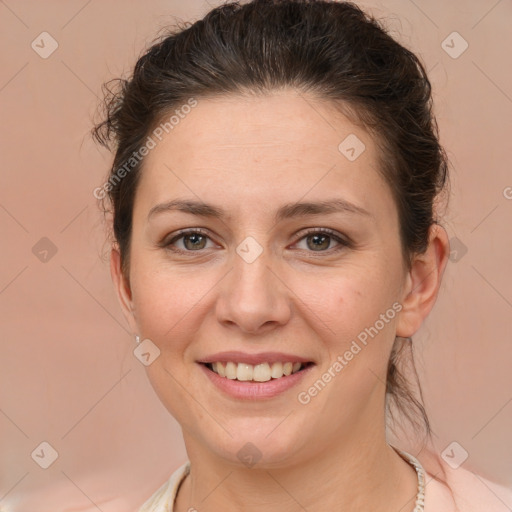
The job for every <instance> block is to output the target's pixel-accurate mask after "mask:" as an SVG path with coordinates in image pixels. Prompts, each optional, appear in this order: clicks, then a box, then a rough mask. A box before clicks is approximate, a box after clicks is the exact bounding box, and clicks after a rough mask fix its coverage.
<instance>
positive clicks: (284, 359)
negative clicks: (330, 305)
mask: <svg viewBox="0 0 512 512" xmlns="http://www.w3.org/2000/svg"><path fill="white" fill-rule="evenodd" d="M230 361H231V362H233V363H244V364H252V365H253V366H254V365H256V364H261V363H270V364H272V363H314V361H312V360H311V359H305V358H303V357H299V356H294V355H292V354H285V353H284V352H260V353H259V354H248V353H247V352H237V351H236V350H232V351H229V352H217V353H216V354H212V355H210V356H207V357H204V358H202V359H200V360H198V361H197V362H198V363H228V362H230Z"/></svg>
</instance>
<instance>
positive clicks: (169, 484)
mask: <svg viewBox="0 0 512 512" xmlns="http://www.w3.org/2000/svg"><path fill="white" fill-rule="evenodd" d="M189 472H190V461H187V462H185V463H184V464H183V465H182V466H180V467H179V468H178V469H177V470H176V471H175V472H174V473H173V474H172V475H171V476H170V478H169V480H167V481H166V482H165V483H164V484H163V485H162V486H161V487H160V488H159V489H157V491H155V493H154V494H153V495H152V496H151V497H149V498H148V499H147V500H146V501H145V502H144V504H143V505H142V506H141V507H140V508H139V510H138V512H172V510H173V507H174V500H175V498H176V494H177V492H178V488H179V486H180V484H181V482H182V481H183V480H184V478H185V477H186V476H187V475H188V474H189Z"/></svg>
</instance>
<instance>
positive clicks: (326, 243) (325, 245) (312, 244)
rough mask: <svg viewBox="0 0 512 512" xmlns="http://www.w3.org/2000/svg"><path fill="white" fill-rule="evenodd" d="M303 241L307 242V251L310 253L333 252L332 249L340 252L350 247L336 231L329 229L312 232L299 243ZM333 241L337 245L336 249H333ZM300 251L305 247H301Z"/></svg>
mask: <svg viewBox="0 0 512 512" xmlns="http://www.w3.org/2000/svg"><path fill="white" fill-rule="evenodd" d="M302 240H305V241H306V248H305V250H307V251H309V252H331V251H330V249H332V251H338V250H341V249H343V248H344V247H348V246H350V244H349V242H348V241H346V240H344V239H343V238H342V237H341V236H339V235H338V234H337V233H336V232H335V231H331V230H328V229H321V230H319V229H315V230H310V231H308V232H306V233H305V234H304V235H303V236H302V237H301V238H300V240H299V242H301V241H302ZM333 241H334V242H336V244H337V245H335V247H331V246H332V245H333ZM299 242H297V243H299ZM299 249H304V247H299Z"/></svg>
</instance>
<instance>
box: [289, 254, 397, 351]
mask: <svg viewBox="0 0 512 512" xmlns="http://www.w3.org/2000/svg"><path fill="white" fill-rule="evenodd" d="M394 279H395V278H394V277H393V274H392V271H391V269H385V268H383V266H382V265H380V266H379V265H378V264H377V263H376V262H373V263H372V262H370V263H369V264H367V265H364V266H363V265H357V266H356V265H347V266H345V267H344V268H340V269H334V270H333V269H329V270H328V271H326V272H325V274H324V275H323V276H321V275H318V274H316V275H314V276H313V275H311V276H306V275H302V276H300V279H296V282H295V283H294V285H293V290H294V291H295V292H296V294H297V296H298V297H300V299H301V301H300V302H302V303H303V309H302V310H303V312H304V314H306V313H307V311H308V310H309V311H310V313H309V314H307V316H308V318H310V319H311V320H310V321H311V322H313V323H314V324H315V325H316V327H315V329H314V330H315V331H317V332H324V333H325V336H326V339H329V340H332V344H334V345H336V348H339V347H338V345H343V344H345V343H346V342H347V341H348V340H352V339H354V338H355V337H357V335H358V334H359V333H360V332H362V331H364V329H365V328H367V327H370V326H372V325H374V323H375V322H376V321H377V320H378V319H379V318H380V315H381V314H386V311H388V310H389V309H390V308H392V305H393V303H394V301H395V298H396V297H397V295H396V289H397V283H396V280H394ZM391 313H392V314H393V313H394V311H392V312H391ZM389 316H391V315H389ZM393 316H394V315H393ZM390 324H391V322H390V323H386V328H387V327H388V326H389V325H390ZM379 325H380V324H379Z"/></svg>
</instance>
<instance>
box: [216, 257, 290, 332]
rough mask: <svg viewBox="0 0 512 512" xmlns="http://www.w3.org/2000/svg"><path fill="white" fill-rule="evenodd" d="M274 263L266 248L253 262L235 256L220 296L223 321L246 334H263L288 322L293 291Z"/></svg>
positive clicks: (222, 285) (221, 321) (223, 282)
mask: <svg viewBox="0 0 512 512" xmlns="http://www.w3.org/2000/svg"><path fill="white" fill-rule="evenodd" d="M271 263H272V262H271V261H270V258H269V257H267V254H266V251H263V253H262V254H261V255H260V256H259V257H258V258H256V260H255V261H253V262H252V263H248V262H247V261H245V260H244V259H243V258H242V257H240V256H239V255H238V254H237V255H236V256H235V258H234V268H233V269H232V271H231V272H229V274H228V275H227V276H226V279H223V280H222V284H221V288H220V291H219V295H218V298H217V303H216V314H217V319H218V321H219V322H220V323H222V324H224V325H226V326H228V327H230V328H233V327H237V328H238V329H239V330H241V331H242V332H244V333H248V334H263V333H265V332H268V331H269V330H272V329H275V328H278V327H280V326H283V325H285V324H286V323H287V322H288V321H289V319H290V316H291V304H292V292H291V291H290V289H289V288H288V287H287V286H286V284H285V281H284V279H283V276H280V275H279V272H278V271H277V272H276V270H274V269H273V268H271ZM274 267H277V266H276V265H274Z"/></svg>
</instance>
